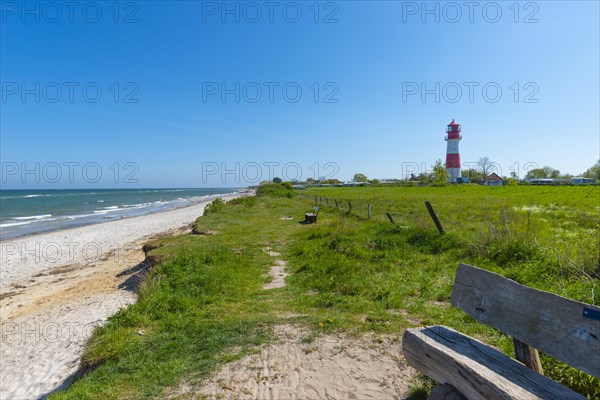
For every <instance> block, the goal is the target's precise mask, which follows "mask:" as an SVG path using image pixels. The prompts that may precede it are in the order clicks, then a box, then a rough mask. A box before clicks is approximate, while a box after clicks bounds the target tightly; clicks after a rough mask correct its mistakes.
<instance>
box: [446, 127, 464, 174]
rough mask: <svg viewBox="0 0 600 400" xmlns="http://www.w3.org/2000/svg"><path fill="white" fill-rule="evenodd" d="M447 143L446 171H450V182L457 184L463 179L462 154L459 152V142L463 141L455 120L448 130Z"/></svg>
mask: <svg viewBox="0 0 600 400" xmlns="http://www.w3.org/2000/svg"><path fill="white" fill-rule="evenodd" d="M446 133H447V134H448V136H446V142H448V147H447V150H446V171H448V181H450V183H456V180H457V179H458V178H460V177H461V174H460V153H459V152H458V142H460V141H461V140H462V136H461V135H460V125H459V124H457V123H456V122H454V119H453V120H452V122H450V124H449V125H448V129H446Z"/></svg>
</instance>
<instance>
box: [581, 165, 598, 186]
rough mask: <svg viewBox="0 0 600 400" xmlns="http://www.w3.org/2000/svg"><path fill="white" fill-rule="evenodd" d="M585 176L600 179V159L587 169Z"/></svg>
mask: <svg viewBox="0 0 600 400" xmlns="http://www.w3.org/2000/svg"><path fill="white" fill-rule="evenodd" d="M583 176H584V177H585V178H590V179H595V180H597V181H600V160H598V161H596V164H594V165H592V166H591V167H590V168H589V169H588V170H587V171H585V172H584V173H583Z"/></svg>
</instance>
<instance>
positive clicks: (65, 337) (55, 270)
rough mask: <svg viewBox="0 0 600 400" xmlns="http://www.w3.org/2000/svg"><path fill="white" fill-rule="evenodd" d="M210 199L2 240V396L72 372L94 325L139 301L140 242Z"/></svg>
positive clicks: (180, 223)
mask: <svg viewBox="0 0 600 400" xmlns="http://www.w3.org/2000/svg"><path fill="white" fill-rule="evenodd" d="M228 197H234V196H223V198H228ZM205 204H206V203H203V204H198V205H194V206H190V207H186V208H181V209H177V210H172V211H167V212H163V213H157V214H150V215H146V216H141V217H135V218H129V219H123V220H119V221H111V222H106V223H103V224H96V225H90V226H85V227H80V228H75V229H68V230H62V231H56V232H51V233H45V234H40V235H35V236H30V237H25V238H21V239H13V240H6V241H2V242H0V258H1V260H2V263H1V266H0V323H1V333H2V337H1V341H0V366H1V368H0V399H15V400H16V399H26V400H31V399H35V398H39V397H40V396H43V395H44V394H47V393H49V392H51V391H52V390H54V389H56V388H57V387H59V386H60V385H61V384H63V383H64V381H65V379H67V378H68V377H69V376H71V375H72V374H73V373H75V372H76V371H77V370H78V368H79V359H80V357H81V354H82V353H83V348H84V346H85V343H86V341H87V339H88V338H89V337H90V335H91V333H92V331H93V329H94V328H95V327H96V326H98V325H99V324H102V323H104V322H105V321H106V319H107V318H108V317H109V316H110V315H112V314H114V313H115V312H116V311H117V310H118V309H119V308H121V307H123V306H126V305H128V304H131V303H133V302H134V301H135V298H136V296H135V293H134V291H133V287H132V286H133V285H134V284H135V282H136V278H137V277H139V274H141V273H143V267H144V264H143V260H144V253H143V251H142V246H143V244H144V243H145V242H146V241H147V240H149V239H150V238H152V237H155V236H158V235H164V234H169V233H179V232H183V231H185V230H186V229H187V228H188V227H189V226H190V224H191V223H192V222H193V221H194V220H195V219H196V218H197V217H198V216H200V215H202V212H203V210H204V206H205Z"/></svg>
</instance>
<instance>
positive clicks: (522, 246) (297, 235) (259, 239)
mask: <svg viewBox="0 0 600 400" xmlns="http://www.w3.org/2000/svg"><path fill="white" fill-rule="evenodd" d="M599 189H600V188H598V187H548V188H546V187H501V188H485V187H479V186H470V185H469V186H467V185H465V186H457V187H442V188H379V187H373V188H319V189H309V190H306V191H302V193H305V194H307V195H309V196H311V200H307V199H303V198H302V197H296V198H286V197H281V198H275V197H269V196H263V197H258V198H256V199H254V198H251V199H247V200H240V201H234V202H232V204H226V205H218V206H215V207H212V209H211V212H209V213H208V215H207V216H205V217H202V218H199V219H198V220H197V222H196V231H197V232H207V231H210V232H216V234H211V235H183V236H179V237H174V238H165V239H160V240H157V241H155V242H153V243H151V247H152V248H153V250H151V251H149V255H151V256H152V257H154V258H155V259H160V260H161V262H160V263H159V264H158V265H156V266H155V267H153V269H152V271H151V272H150V273H149V275H148V277H147V279H146V281H145V283H144V284H143V285H142V288H141V291H140V298H139V301H138V302H137V303H136V304H135V305H132V306H130V307H128V308H127V309H125V310H122V311H121V312H119V313H118V314H117V315H116V316H114V317H112V318H111V319H110V320H109V323H108V324H107V325H106V326H105V327H102V328H100V329H98V330H97V331H96V332H95V334H94V336H93V338H92V340H91V342H90V343H89V345H88V348H87V351H86V353H85V356H84V364H85V365H87V366H89V367H90V372H89V373H88V374H86V375H85V376H84V377H82V378H81V379H79V380H78V381H76V382H75V383H74V384H73V385H72V386H71V387H70V388H68V389H67V390H66V391H63V392H60V393H57V394H55V395H53V396H52V398H53V399H81V398H84V399H85V398H89V399H96V398H107V399H123V398H147V397H150V398H164V397H165V396H167V395H169V394H170V393H173V392H174V391H175V392H176V390H174V388H176V387H177V385H178V384H180V383H181V382H182V381H191V382H197V381H199V380H202V379H203V378H206V377H207V376H208V375H209V374H210V373H211V372H212V371H214V370H215V369H216V368H217V367H218V366H219V365H221V364H223V363H225V362H227V361H230V360H233V359H237V358H239V357H242V356H243V355H245V354H247V353H248V352H251V351H253V349H256V347H257V346H258V345H259V344H261V343H264V342H266V341H268V340H270V338H271V335H272V327H273V326H274V325H275V324H278V323H281V322H282V321H284V320H286V321H288V322H289V317H286V315H302V316H301V317H295V319H294V321H295V322H296V323H299V324H303V325H306V326H308V327H310V328H311V329H312V332H313V333H312V335H320V334H323V333H326V332H331V331H345V332H349V333H360V332H366V331H370V332H376V333H393V334H398V335H401V334H402V331H403V330H404V329H405V328H406V327H410V326H414V325H415V324H444V325H448V326H450V327H453V328H454V329H457V330H459V331H461V332H464V333H466V334H468V335H472V336H474V337H477V338H480V339H481V340H483V341H485V342H487V343H489V344H492V345H495V346H497V347H498V348H500V349H501V350H502V351H504V352H506V353H508V354H512V341H511V340H510V338H508V337H507V336H505V335H503V334H501V333H500V332H498V331H496V330H494V329H492V328H489V327H487V326H485V325H482V324H479V323H477V322H475V321H474V320H473V319H472V318H470V317H469V316H467V315H466V314H465V313H464V312H462V311H460V310H458V309H455V308H453V307H451V306H450V304H449V297H450V292H451V288H452V284H453V277H454V274H455V272H456V267H457V265H458V263H459V262H467V263H470V264H473V265H476V266H479V267H482V268H486V269H489V270H493V271H495V272H498V273H500V274H502V275H504V276H507V277H510V278H512V279H515V280H516V281H518V282H520V283H523V284H526V285H528V286H532V287H536V288H539V289H543V290H548V291H551V292H554V293H558V294H561V295H566V296H567V297H570V298H574V299H578V300H581V301H585V302H587V303H593V304H598V303H599V300H598V298H597V295H596V293H595V292H597V289H598V283H599V274H600V270H599V269H600V266H599V244H598V236H597V234H598V232H599V215H600V190H599ZM273 194H275V195H277V194H278V193H277V192H274V193H273ZM314 196H317V197H318V198H322V199H323V207H322V210H321V211H320V213H319V222H318V224H313V225H303V224H299V223H298V222H299V221H300V220H301V219H302V218H303V213H304V212H306V211H308V210H310V208H311V206H312V205H313V204H314ZM326 199H327V200H326ZM334 199H337V200H338V204H340V205H341V206H342V208H341V209H338V208H336V207H334V204H335V203H334ZM348 200H350V201H351V202H352V206H353V211H352V212H348V210H347V201H348ZM425 200H428V201H430V202H431V203H432V204H433V206H434V208H435V210H436V212H437V214H438V216H439V217H440V220H441V222H442V224H443V226H444V228H445V229H446V231H447V232H448V233H447V234H446V235H444V236H440V235H439V234H438V233H437V231H436V229H435V227H434V225H433V223H432V222H431V220H430V218H429V215H428V214H427V211H426V209H425V207H424V205H423V202H424V201H425ZM318 201H319V204H320V203H321V201H320V199H318ZM327 201H329V203H330V206H327V205H326V203H327ZM342 201H344V202H346V204H343V203H342ZM369 203H370V204H372V216H373V217H372V219H371V220H369V219H368V218H367V214H366V210H367V205H368V204H369ZM385 212H390V213H391V214H392V215H393V216H394V218H395V219H396V221H397V224H396V225H392V224H391V223H389V221H388V220H387V218H386V217H385ZM287 216H291V217H294V218H293V219H291V220H288V219H284V218H283V217H287ZM265 246H269V247H271V248H272V249H274V250H276V251H278V252H280V253H282V256H281V257H282V258H283V259H285V260H287V261H288V269H289V272H290V274H291V275H290V276H289V277H288V279H287V286H286V287H284V288H281V289H275V290H270V291H263V290H261V287H262V285H263V284H264V283H265V282H266V281H267V280H268V279H269V278H268V277H267V274H266V273H267V271H268V269H269V267H270V265H271V264H272V260H271V259H270V258H269V256H268V255H267V254H266V253H265V252H264V251H263V249H264V247H265ZM139 332H143V334H139ZM307 340H311V337H307ZM542 362H543V366H544V369H545V371H546V374H547V375H549V376H551V377H552V378H554V379H556V380H559V381H561V382H562V383H563V384H565V385H567V386H570V387H572V388H573V389H575V390H577V391H579V392H581V393H583V394H585V395H587V396H588V397H589V398H600V382H599V380H597V379H594V378H592V377H590V376H588V375H585V374H583V373H580V372H578V371H575V370H573V369H571V368H569V367H567V366H565V365H563V364H561V363H559V362H556V361H554V360H552V359H550V358H549V357H546V356H543V360H542ZM92 367H93V368H92Z"/></svg>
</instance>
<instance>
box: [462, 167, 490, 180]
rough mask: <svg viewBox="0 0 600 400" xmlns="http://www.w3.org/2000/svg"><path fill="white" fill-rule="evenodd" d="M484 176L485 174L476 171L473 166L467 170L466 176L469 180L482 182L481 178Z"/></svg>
mask: <svg viewBox="0 0 600 400" xmlns="http://www.w3.org/2000/svg"><path fill="white" fill-rule="evenodd" d="M486 176H487V175H484V173H483V172H481V171H477V170H475V169H473V168H471V169H469V170H468V171H467V177H468V178H469V181H470V182H473V183H476V182H483V180H484V179H485V177H486Z"/></svg>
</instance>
